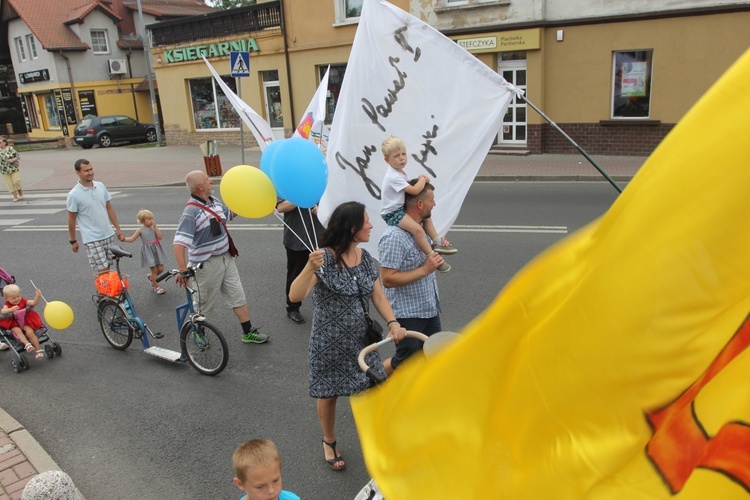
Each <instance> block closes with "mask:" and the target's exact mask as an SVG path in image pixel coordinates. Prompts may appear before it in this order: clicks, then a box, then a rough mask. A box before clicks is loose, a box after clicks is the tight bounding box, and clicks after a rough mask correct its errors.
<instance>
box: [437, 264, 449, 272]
mask: <svg viewBox="0 0 750 500" xmlns="http://www.w3.org/2000/svg"><path fill="white" fill-rule="evenodd" d="M437 270H438V271H440V272H441V273H447V272H448V271H450V270H451V265H450V264H448V263H447V262H443V263H442V264H441V265H440V267H438V268H437Z"/></svg>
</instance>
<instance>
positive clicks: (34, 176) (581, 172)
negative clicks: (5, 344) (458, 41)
mask: <svg viewBox="0 0 750 500" xmlns="http://www.w3.org/2000/svg"><path fill="white" fill-rule="evenodd" d="M571 150H572V149H571ZM21 157H22V160H21V182H22V183H23V187H24V189H27V190H42V189H44V190H47V189H65V190H67V189H70V187H71V186H73V184H75V182H76V177H75V175H74V173H73V163H74V162H75V161H76V160H77V159H79V158H86V159H87V160H89V161H90V162H91V163H92V164H93V165H94V168H95V171H96V178H97V179H98V180H101V181H102V182H104V183H105V184H106V185H107V187H112V188H124V187H143V186H165V185H176V184H182V183H183V182H184V180H185V174H187V173H188V172H190V171H191V170H195V169H203V168H204V164H203V157H202V154H201V152H200V149H199V148H198V147H197V146H164V147H155V146H152V145H140V146H118V147H112V148H105V149H100V148H98V147H95V148H94V149H89V150H83V149H81V148H79V147H76V146H74V147H71V148H67V149H48V150H39V151H25V152H22V153H21ZM219 157H220V159H221V165H222V170H223V171H225V172H226V171H227V170H228V169H229V168H231V167H233V166H235V165H241V164H242V161H241V150H240V148H239V147H230V146H226V147H223V148H220V150H219ZM593 158H594V160H595V161H596V163H597V164H598V165H599V166H600V167H601V168H602V169H603V170H604V171H605V172H606V173H607V174H608V175H609V176H610V177H612V178H613V179H615V180H616V181H618V182H621V181H627V180H629V179H630V178H632V177H633V176H634V175H635V173H636V172H637V171H638V169H639V168H640V166H641V165H642V164H643V163H644V162H645V160H646V158H644V157H640V156H594V157H593ZM245 164H246V165H253V166H259V164H260V149H258V148H252V149H246V150H245ZM476 180H480V181H488V180H496V181H542V180H556V181H604V182H606V181H605V179H604V178H603V177H602V175H601V174H600V173H599V172H598V171H597V170H596V169H595V168H594V167H593V166H592V165H591V164H590V163H589V162H588V161H587V160H586V159H585V158H584V157H583V156H582V155H580V154H578V153H575V154H569V155H567V154H545V155H529V156H511V155H496V154H491V155H488V156H487V157H486V158H485V160H484V163H483V164H482V167H481V168H480V169H479V173H478V175H477V178H476Z"/></svg>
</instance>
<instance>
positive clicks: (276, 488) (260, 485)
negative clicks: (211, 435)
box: [232, 439, 300, 500]
mask: <svg viewBox="0 0 750 500" xmlns="http://www.w3.org/2000/svg"><path fill="white" fill-rule="evenodd" d="M232 465H233V466H234V474H235V478H234V484H236V485H237V487H238V488H239V489H240V490H242V491H244V492H245V496H244V497H242V499H241V500H300V499H299V497H298V496H297V495H295V494H294V493H292V492H290V491H284V490H282V489H281V488H282V484H281V457H279V450H277V449H276V445H275V444H273V442H271V441H269V440H267V439H252V440H250V441H248V442H246V443H243V444H241V445H239V446H238V447H237V449H236V450H234V455H232Z"/></svg>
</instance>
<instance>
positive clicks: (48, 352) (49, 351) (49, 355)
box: [44, 344, 55, 359]
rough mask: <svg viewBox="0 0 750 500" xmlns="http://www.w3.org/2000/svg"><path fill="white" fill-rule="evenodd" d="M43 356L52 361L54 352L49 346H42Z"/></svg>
mask: <svg viewBox="0 0 750 500" xmlns="http://www.w3.org/2000/svg"><path fill="white" fill-rule="evenodd" d="M44 354H45V355H46V356H47V359H52V358H54V357H55V350H54V349H53V348H52V346H51V345H49V344H44Z"/></svg>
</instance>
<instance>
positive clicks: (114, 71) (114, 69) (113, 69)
mask: <svg viewBox="0 0 750 500" xmlns="http://www.w3.org/2000/svg"><path fill="white" fill-rule="evenodd" d="M107 69H108V70H109V74H110V75H124V74H125V73H127V72H128V64H127V62H126V61H125V59H107Z"/></svg>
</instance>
